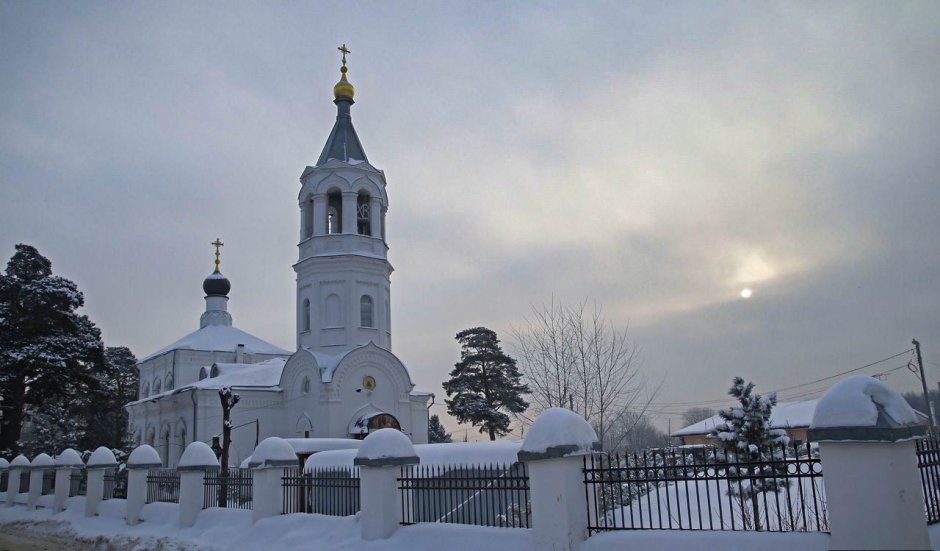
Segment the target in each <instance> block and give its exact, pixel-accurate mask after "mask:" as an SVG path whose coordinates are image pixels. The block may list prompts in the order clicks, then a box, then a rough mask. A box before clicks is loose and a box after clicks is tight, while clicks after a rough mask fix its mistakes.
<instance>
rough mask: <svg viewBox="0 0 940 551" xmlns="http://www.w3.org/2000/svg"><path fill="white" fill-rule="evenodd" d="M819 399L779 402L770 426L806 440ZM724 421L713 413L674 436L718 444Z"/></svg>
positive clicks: (687, 441) (924, 419)
mask: <svg viewBox="0 0 940 551" xmlns="http://www.w3.org/2000/svg"><path fill="white" fill-rule="evenodd" d="M818 401H819V400H804V401H802V402H780V403H778V404H777V405H776V406H774V408H773V410H772V411H771V413H770V428H772V429H783V430H785V431H786V432H787V436H789V437H790V440H791V441H797V442H806V441H807V437H806V431H807V430H809V426H810V424H811V423H812V422H813V413H814V412H815V411H816V403H817V402H818ZM917 415H918V416H919V417H920V418H921V421H922V422H923V423H924V424H927V423H928V418H927V416H926V415H924V414H923V413H921V412H919V411H918V412H917ZM722 422H723V421H722V419H721V416H720V415H713V416H712V417H709V418H708V419H705V420H703V421H699V422H698V423H695V424H692V425H689V426H687V427H684V428H682V429H679V430H677V431H675V432H674V433H672V436H675V437H677V438H679V439H680V440H681V441H682V444H683V445H694V444H716V443H717V442H716V441H715V438H713V437H712V436H711V431H712V429H713V428H715V426H716V425H719V424H721V423H722Z"/></svg>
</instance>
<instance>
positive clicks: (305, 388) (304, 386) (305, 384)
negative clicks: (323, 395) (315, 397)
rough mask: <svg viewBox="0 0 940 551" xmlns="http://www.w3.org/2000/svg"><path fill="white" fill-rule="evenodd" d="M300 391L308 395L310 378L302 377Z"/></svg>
mask: <svg viewBox="0 0 940 551" xmlns="http://www.w3.org/2000/svg"><path fill="white" fill-rule="evenodd" d="M300 391H301V392H303V393H304V394H310V377H304V382H303V383H301V384H300Z"/></svg>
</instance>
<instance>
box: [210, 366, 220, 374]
mask: <svg viewBox="0 0 940 551" xmlns="http://www.w3.org/2000/svg"><path fill="white" fill-rule="evenodd" d="M209 376H210V377H218V376H219V366H218V365H216V364H212V370H211V371H209Z"/></svg>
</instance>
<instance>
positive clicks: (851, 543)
mask: <svg viewBox="0 0 940 551" xmlns="http://www.w3.org/2000/svg"><path fill="white" fill-rule="evenodd" d="M866 414H867V415H866ZM915 423H916V415H915V414H914V412H913V410H911V409H910V406H908V405H907V403H906V402H905V401H904V399H903V398H902V397H901V395H900V394H898V393H897V392H896V391H894V390H893V389H891V388H890V387H888V386H887V385H885V384H884V383H881V382H879V381H877V380H875V379H873V378H871V377H866V376H856V377H850V378H848V379H845V380H843V381H841V382H839V383H838V384H836V385H834V386H833V387H832V388H831V389H829V390H828V391H827V392H826V394H824V395H823V397H822V398H820V400H819V402H818V403H817V405H816V411H815V413H814V415H813V428H812V429H811V430H810V431H809V439H810V440H811V441H816V442H819V454H820V461H821V463H822V468H823V482H824V484H825V488H826V500H827V507H826V508H827V510H828V513H829V528H830V532H831V534H832V538H831V540H830V549H833V550H836V549H839V550H842V549H858V550H873V549H907V550H917V551H923V550H927V549H930V539H929V537H928V533H927V519H926V517H925V515H924V495H923V492H922V490H921V481H920V473H919V472H918V468H917V456H916V450H915V445H914V439H915V438H917V437H918V436H920V435H922V434H923V432H924V427H923V426H921V425H917V424H915Z"/></svg>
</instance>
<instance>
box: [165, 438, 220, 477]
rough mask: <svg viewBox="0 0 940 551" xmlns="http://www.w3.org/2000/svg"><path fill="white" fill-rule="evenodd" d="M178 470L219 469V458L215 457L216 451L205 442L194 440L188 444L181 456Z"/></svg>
mask: <svg viewBox="0 0 940 551" xmlns="http://www.w3.org/2000/svg"><path fill="white" fill-rule="evenodd" d="M176 470H178V471H217V470H219V460H218V459H216V457H215V452H214V451H212V448H210V447H209V445H208V444H206V443H205V442H192V443H190V444H189V445H188V446H186V450H185V451H183V457H180V462H179V465H177V466H176Z"/></svg>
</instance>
